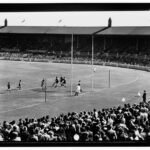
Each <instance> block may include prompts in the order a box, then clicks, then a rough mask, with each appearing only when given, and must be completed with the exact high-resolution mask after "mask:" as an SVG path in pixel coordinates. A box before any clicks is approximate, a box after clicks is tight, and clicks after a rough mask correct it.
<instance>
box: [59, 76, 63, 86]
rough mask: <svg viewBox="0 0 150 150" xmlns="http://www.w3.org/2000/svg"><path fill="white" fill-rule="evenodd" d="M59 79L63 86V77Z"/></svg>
mask: <svg viewBox="0 0 150 150" xmlns="http://www.w3.org/2000/svg"><path fill="white" fill-rule="evenodd" d="M59 81H60V85H61V86H62V83H63V77H62V76H61V77H60V80H59Z"/></svg>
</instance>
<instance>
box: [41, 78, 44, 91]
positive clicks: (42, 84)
mask: <svg viewBox="0 0 150 150" xmlns="http://www.w3.org/2000/svg"><path fill="white" fill-rule="evenodd" d="M44 83H45V80H44V78H43V80H42V81H41V87H42V90H43V88H44Z"/></svg>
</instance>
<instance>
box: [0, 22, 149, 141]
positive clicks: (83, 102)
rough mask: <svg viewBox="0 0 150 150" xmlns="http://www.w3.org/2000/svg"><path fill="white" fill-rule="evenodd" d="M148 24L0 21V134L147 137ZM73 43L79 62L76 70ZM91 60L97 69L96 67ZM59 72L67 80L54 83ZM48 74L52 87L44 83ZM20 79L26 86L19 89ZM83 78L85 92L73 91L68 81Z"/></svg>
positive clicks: (11, 137) (14, 137) (13, 137)
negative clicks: (22, 23)
mask: <svg viewBox="0 0 150 150" xmlns="http://www.w3.org/2000/svg"><path fill="white" fill-rule="evenodd" d="M103 29H105V30H103ZM149 29H150V27H111V26H110V27H109V28H105V27H55V26H51V27H48V26H45V27H40V26H38V27H34V26H7V23H6V22H5V25H4V26H2V27H1V28H0V59H1V60H0V71H1V76H0V84H1V87H0V121H1V123H2V122H3V123H2V124H1V125H0V141H7V142H12V141H23V142H77V141H78V142H108V141H110V142H122V141H125V142H131V141H132V142H137V141H142V142H143V141H144V142H147V141H149V138H150V113H149V112H150V102H149V98H150V96H149V93H150V92H149V91H150V87H149V84H150V77H149V65H150V63H149V62H150V61H149V60H150V53H149V49H150V44H149V40H150V31H149ZM97 31H101V32H97ZM93 33H96V34H94V39H93V40H94V45H92V35H93ZM72 35H73V47H71V46H72V45H71V44H72V43H71V38H72ZM92 46H94V47H93V56H92ZM71 48H73V63H74V64H75V63H76V64H75V65H74V66H73V76H71V73H70V70H71V67H70V63H71ZM92 57H94V59H93V62H92ZM7 60H11V61H7ZM43 62H44V63H43ZM45 62H47V63H45ZM59 62H61V63H59ZM58 63H59V64H58ZM92 63H93V65H94V66H95V67H96V71H95V73H93V74H92V75H91V64H92ZM85 64H86V65H85ZM114 66H115V67H116V68H114ZM119 67H121V68H119ZM129 68H131V69H129ZM132 69H133V70H132ZM134 69H135V70H134ZM136 69H137V70H136ZM142 70H144V71H147V72H144V71H142ZM108 75H109V80H111V84H110V81H109V82H108ZM110 75H111V76H110ZM56 76H58V77H59V76H65V77H66V79H67V87H58V88H52V87H51V85H52V83H53V81H54V78H55V77H56ZM91 76H93V77H94V78H92V79H93V82H94V83H93V86H94V87H93V88H94V90H93V89H92V90H93V91H92V92H91ZM43 78H45V79H47V84H48V86H47V87H46V88H47V91H46V90H45V91H42V89H41V87H40V81H41V80H42V79H43ZM72 78H73V79H72ZM20 79H21V81H22V89H21V90H17V89H16V83H17V82H18V81H19V80H20ZM79 80H81V85H82V88H83V93H82V94H81V95H79V96H77V97H73V96H72V97H71V96H70V88H71V87H70V82H73V88H74V87H75V86H76V84H77V83H78V81H79ZM7 82H10V85H11V88H12V90H11V91H10V92H8V91H7V90H6V83H7ZM108 85H109V86H108ZM144 89H146V91H148V92H147V102H145V103H143V102H142V97H141V95H142V92H143V90H144ZM44 92H45V93H46V92H47V93H46V94H47V100H45V101H44V96H45V95H44ZM139 93H140V94H139ZM139 95H140V96H139ZM122 99H123V100H124V101H121V100H122ZM94 108H95V109H94ZM90 110H93V111H90ZM42 116H44V117H42ZM4 120H5V121H4Z"/></svg>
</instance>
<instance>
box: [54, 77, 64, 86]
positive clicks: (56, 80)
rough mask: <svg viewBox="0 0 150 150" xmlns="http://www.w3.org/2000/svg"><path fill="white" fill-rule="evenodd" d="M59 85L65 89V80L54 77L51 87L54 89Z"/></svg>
mask: <svg viewBox="0 0 150 150" xmlns="http://www.w3.org/2000/svg"><path fill="white" fill-rule="evenodd" d="M59 84H60V86H64V87H66V78H65V77H62V76H61V77H60V79H58V77H56V78H55V81H54V83H53V84H52V87H55V88H56V87H58V85H59Z"/></svg>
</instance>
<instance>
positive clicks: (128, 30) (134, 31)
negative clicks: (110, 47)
mask: <svg viewBox="0 0 150 150" xmlns="http://www.w3.org/2000/svg"><path fill="white" fill-rule="evenodd" d="M98 34H103V35H150V27H149V26H145V27H111V28H109V29H107V30H105V31H102V32H101V33H98Z"/></svg>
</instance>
